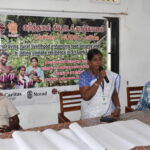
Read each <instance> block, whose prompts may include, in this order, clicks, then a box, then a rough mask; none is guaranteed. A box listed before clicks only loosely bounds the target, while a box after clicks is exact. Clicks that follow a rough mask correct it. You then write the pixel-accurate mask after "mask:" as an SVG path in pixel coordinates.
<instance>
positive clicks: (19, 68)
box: [17, 66, 26, 71]
mask: <svg viewBox="0 0 150 150" xmlns="http://www.w3.org/2000/svg"><path fill="white" fill-rule="evenodd" d="M22 68H24V69H25V70H26V67H25V66H20V67H18V68H17V70H18V71H20V70H21V69H22Z"/></svg>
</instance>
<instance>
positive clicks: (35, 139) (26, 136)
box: [12, 131, 57, 150]
mask: <svg viewBox="0 0 150 150" xmlns="http://www.w3.org/2000/svg"><path fill="white" fill-rule="evenodd" d="M12 136H13V138H14V140H15V142H16V143H17V145H18V147H19V149H20V150H56V149H57V148H56V147H55V146H54V145H53V144H52V143H51V141H49V140H48V139H47V138H46V137H45V136H44V135H43V134H42V133H40V132H36V131H27V132H21V131H15V132H14V133H13V135H12Z"/></svg>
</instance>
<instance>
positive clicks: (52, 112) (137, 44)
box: [0, 0, 150, 128]
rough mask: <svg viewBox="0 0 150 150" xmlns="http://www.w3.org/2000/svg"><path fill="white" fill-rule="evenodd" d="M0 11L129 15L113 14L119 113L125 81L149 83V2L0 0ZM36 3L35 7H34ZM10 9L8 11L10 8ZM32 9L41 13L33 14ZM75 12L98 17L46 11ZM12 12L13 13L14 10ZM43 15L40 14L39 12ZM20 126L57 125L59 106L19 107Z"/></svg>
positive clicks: (123, 103)
mask: <svg viewBox="0 0 150 150" xmlns="http://www.w3.org/2000/svg"><path fill="white" fill-rule="evenodd" d="M0 2H1V6H0V11H1V12H4V11H5V9H7V8H8V9H7V10H6V11H7V12H8V11H9V10H10V9H24V10H30V11H29V12H28V11H27V12H26V11H19V10H18V12H19V13H20V12H22V14H26V13H30V14H33V15H37V14H38V15H43V14H45V15H56V16H57V15H58V16H66V17H67V16H72V17H76V16H77V17H79V16H80V17H86V18H87V17H89V18H101V17H102V16H112V15H108V14H98V13H100V12H106V13H119V12H126V13H128V15H127V16H126V15H113V16H115V17H119V18H120V75H121V79H122V80H121V81H122V82H121V91H120V100H121V104H122V110H123V111H124V106H125V105H126V91H125V90H126V81H129V85H130V86H132V85H133V86H134V85H143V84H144V83H145V82H146V81H149V74H150V71H149V69H148V68H149V64H150V59H149V56H150V52H149V40H150V34H149V33H150V32H149V31H150V28H149V27H150V17H149V15H150V9H149V5H150V1H149V0H132V1H131V0H121V3H120V4H117V5H110V4H102V3H100V4H98V3H93V2H92V0H70V1H67V0H66V1H62V0H43V1H38V2H37V1H36V0H26V1H20V0H14V1H12V2H10V1H9V0H0ZM35 4H36V5H35ZM9 8H10V9H9ZM31 10H41V12H40V11H37V12H34V11H31ZM51 10H56V11H61V10H63V11H75V12H97V14H96V13H95V14H90V13H89V15H87V14H84V13H80V14H78V13H76V14H75V13H56V12H53V13H50V12H48V11H51ZM10 12H11V13H13V12H14V13H16V12H15V11H14V10H11V11H10ZM42 12H43V13H42ZM18 109H19V111H20V119H21V124H22V126H23V127H24V128H28V127H33V126H41V125H46V124H52V123H57V113H58V112H59V104H58V103H53V104H49V105H44V104H43V105H33V106H20V107H18ZM70 117H71V118H72V119H77V118H79V113H78V114H70Z"/></svg>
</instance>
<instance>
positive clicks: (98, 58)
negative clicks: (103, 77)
mask: <svg viewBox="0 0 150 150" xmlns="http://www.w3.org/2000/svg"><path fill="white" fill-rule="evenodd" d="M102 57H103V55H102V53H101V52H100V51H99V50H98V49H91V50H89V51H88V53H87V59H88V64H89V67H90V68H92V69H94V70H98V69H99V67H100V66H102Z"/></svg>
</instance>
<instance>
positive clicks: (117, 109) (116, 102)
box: [112, 88, 121, 117]
mask: <svg viewBox="0 0 150 150" xmlns="http://www.w3.org/2000/svg"><path fill="white" fill-rule="evenodd" d="M112 101H113V104H114V105H115V110H114V112H112V116H113V117H119V116H120V111H121V109H120V101H119V97H118V93H117V90H116V88H115V89H114V92H113V94H112Z"/></svg>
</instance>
